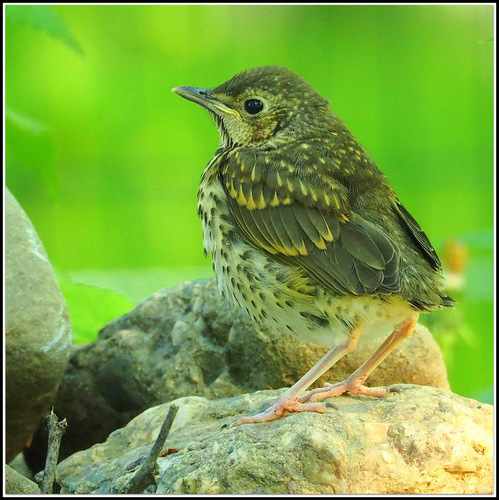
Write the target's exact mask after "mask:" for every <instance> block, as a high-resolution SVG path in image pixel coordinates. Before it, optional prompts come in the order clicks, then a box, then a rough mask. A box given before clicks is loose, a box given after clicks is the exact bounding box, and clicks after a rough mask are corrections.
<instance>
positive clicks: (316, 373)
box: [227, 325, 361, 427]
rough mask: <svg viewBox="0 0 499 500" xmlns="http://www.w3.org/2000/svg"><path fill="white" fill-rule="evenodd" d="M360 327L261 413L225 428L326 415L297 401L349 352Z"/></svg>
mask: <svg viewBox="0 0 499 500" xmlns="http://www.w3.org/2000/svg"><path fill="white" fill-rule="evenodd" d="M360 331H361V326H360V325H358V326H355V327H354V328H353V329H352V331H351V332H350V335H349V337H348V338H347V339H346V341H345V342H343V343H342V344H340V345H338V346H336V347H333V348H332V349H331V350H330V351H328V352H327V353H326V354H325V355H324V356H323V357H322V358H321V359H320V360H319V361H318V362H317V363H316V364H315V365H314V366H313V367H312V368H311V369H310V370H309V371H308V372H307V373H306V374H305V375H304V376H303V377H302V378H301V379H300V380H298V382H296V384H294V385H293V386H292V387H290V388H289V389H288V390H287V391H286V392H285V393H284V394H283V395H282V396H281V397H280V399H279V400H278V401H277V402H276V403H275V404H273V405H272V406H271V407H270V408H268V409H267V410H265V411H264V412H262V413H258V414H257V415H253V416H250V417H240V418H238V419H237V420H235V421H234V422H232V423H230V424H229V425H228V426H227V427H236V426H238V425H243V424H253V423H259V422H269V421H271V420H275V419H276V418H280V417H284V415H286V413H287V412H290V413H292V412H301V411H315V412H318V413H326V411H327V410H326V407H325V406H324V405H323V404H320V403H316V402H308V403H303V402H301V401H299V398H300V396H301V394H303V392H304V391H306V390H307V388H308V387H309V386H311V385H312V384H313V383H314V382H315V381H316V380H317V379H318V378H319V377H320V376H321V375H323V374H324V373H325V372H326V371H327V370H329V368H331V367H332V366H333V365H334V364H335V363H336V362H337V361H338V360H339V359H340V358H342V357H343V356H344V355H345V354H346V353H347V352H349V351H351V350H352V349H353V348H354V347H355V346H356V345H357V341H358V339H359V335H360Z"/></svg>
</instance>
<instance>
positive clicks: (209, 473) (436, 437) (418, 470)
mask: <svg viewBox="0 0 499 500" xmlns="http://www.w3.org/2000/svg"><path fill="white" fill-rule="evenodd" d="M397 388H398V389H400V391H401V394H394V395H393V396H391V397H390V398H385V399H376V398H369V397H365V396H341V397H339V398H335V399H334V403H335V405H336V406H337V409H330V410H329V411H328V412H327V413H326V414H318V413H296V414H292V415H288V416H287V417H285V418H283V419H279V420H275V421H273V422H267V423H264V424H249V425H244V426H240V427H235V428H231V429H221V425H222V424H226V423H229V422H231V421H232V420H233V419H234V418H236V417H238V416H240V415H242V414H251V413H254V412H257V411H259V410H260V409H262V408H264V407H267V406H269V405H270V404H271V403H272V402H273V401H275V399H276V398H277V397H278V395H279V394H282V391H259V392H256V393H253V394H251V395H243V396H237V397H234V398H230V399H219V400H215V401H208V400H206V399H204V398H199V397H188V398H181V399H178V400H176V401H174V403H175V404H177V405H178V406H179V411H178V414H177V417H176V419H175V421H174V423H173V426H172V429H171V432H170V435H169V437H168V439H167V441H166V443H165V448H175V449H178V452H176V453H171V454H169V455H167V456H165V457H162V458H161V457H160V458H159V459H158V464H159V468H160V472H159V475H158V478H157V487H156V491H155V493H157V494H188V493H204V494H313V493H321V494H332V493H336V494H401V493H407V494H410V493H425V494H429V493H432V494H473V493H475V494H476V493H479V494H490V493H492V491H493V483H494V473H493V466H494V459H493V449H494V439H493V426H494V422H493V420H494V419H493V408H492V407H491V406H490V405H486V404H482V403H479V402H478V401H474V400H472V399H467V398H463V397H461V396H458V395H456V394H453V393H451V392H448V391H446V390H442V389H436V388H432V387H421V386H414V385H397ZM168 408H169V404H165V405H161V406H157V407H153V408H150V409H148V410H146V411H145V412H144V413H142V414H141V415H140V416H138V417H136V418H135V419H133V420H132V421H131V422H130V423H129V424H128V425H127V426H126V427H125V428H123V429H120V430H116V431H115V432H113V433H112V434H111V435H110V436H109V438H108V439H107V441H106V442H105V443H102V444H96V445H94V446H93V447H92V448H90V449H88V450H85V451H82V452H79V453H76V454H74V455H73V456H71V457H70V458H68V459H67V460H65V461H63V462H62V463H61V464H59V466H58V471H57V472H58V478H59V482H60V484H61V487H62V488H61V493H101V494H102V493H109V491H110V490H111V488H112V486H113V484H114V483H116V482H118V484H119V483H121V482H123V481H124V480H126V479H127V478H128V477H129V476H130V474H132V473H133V471H134V470H136V469H137V468H138V466H139V465H140V460H141V458H143V457H144V456H145V455H146V453H147V452H148V450H149V449H150V447H151V445H152V443H153V442H154V440H155V438H156V436H157V434H158V432H159V428H160V426H161V424H162V422H163V420H164V419H165V417H166V415H167V413H168Z"/></svg>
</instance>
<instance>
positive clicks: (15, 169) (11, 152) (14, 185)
mask: <svg viewBox="0 0 499 500" xmlns="http://www.w3.org/2000/svg"><path fill="white" fill-rule="evenodd" d="M5 129H6V130H5V163H6V169H5V177H6V182H7V185H8V186H9V187H10V188H11V189H12V190H13V191H14V192H17V189H18V188H19V187H20V188H23V189H29V190H30V191H31V194H32V195H33V196H36V195H38V194H40V193H43V192H44V193H45V194H48V195H49V197H50V198H51V199H57V197H58V195H59V176H58V172H57V164H56V151H55V144H54V137H53V134H52V133H51V130H50V129H49V127H48V126H46V125H44V124H42V123H40V122H38V121H37V120H35V119H33V118H31V117H28V116H26V115H24V114H22V113H20V112H18V111H15V110H13V109H12V108H8V109H6V120H5Z"/></svg>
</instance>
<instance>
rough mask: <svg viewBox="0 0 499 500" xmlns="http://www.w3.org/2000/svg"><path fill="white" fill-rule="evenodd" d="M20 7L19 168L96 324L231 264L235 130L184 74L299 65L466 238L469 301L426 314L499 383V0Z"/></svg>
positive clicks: (426, 206) (14, 176) (463, 386)
mask: <svg viewBox="0 0 499 500" xmlns="http://www.w3.org/2000/svg"><path fill="white" fill-rule="evenodd" d="M12 9H14V7H13V6H8V7H6V19H7V24H6V34H5V37H6V49H5V53H6V82H5V84H6V105H7V107H8V112H7V119H6V131H7V132H6V162H7V163H6V172H5V173H6V183H7V186H8V187H9V189H10V190H11V191H12V192H13V194H14V195H15V196H16V197H17V199H18V201H19V202H20V204H21V205H22V206H23V208H24V209H25V211H26V212H27V214H28V216H29V217H30V219H31V221H32V222H33V224H34V226H35V228H36V229H37V232H38V234H39V236H40V238H41V239H42V241H43V243H44V245H45V248H46V250H47V253H48V254H49V257H50V259H51V261H52V263H53V265H54V267H55V268H56V270H57V272H58V276H59V278H60V282H61V287H62V289H63V292H64V294H65V296H66V299H67V302H68V305H69V308H70V313H71V316H72V320H73V324H74V331H75V339H76V340H77V341H80V342H81V341H91V340H93V339H94V338H95V336H96V334H97V330H98V328H99V327H100V326H102V325H103V324H104V322H105V321H108V320H111V319H113V318H114V317H116V316H118V315H120V314H122V313H124V312H126V311H127V310H129V309H130V308H131V307H132V306H133V305H134V304H136V303H138V301H140V300H141V299H143V298H145V297H147V296H148V295H150V294H152V293H154V292H155V291H157V290H159V289H161V288H165V287H169V286H174V285H175V284H178V283H180V282H182V281H184V280H189V279H198V278H202V277H209V276H212V271H211V262H210V260H209V259H206V258H205V257H204V256H203V252H202V234H201V224H200V221H199V220H198V218H197V215H196V208H197V207H196V204H197V199H196V193H197V188H198V183H199V178H200V175H201V172H202V170H203V168H204V166H205V164H206V163H207V162H208V161H209V160H210V158H211V157H212V155H213V152H214V151H215V149H216V148H217V145H218V134H217V132H216V129H215V127H214V125H213V124H212V123H211V120H210V118H209V116H208V115H207V113H206V112H204V111H203V110H201V109H200V108H199V107H197V106H195V105H194V104H192V103H188V102H186V101H184V100H183V99H180V98H179V97H178V96H176V95H174V94H173V93H172V92H171V89H172V87H175V86H177V85H193V86H204V87H212V86H216V85H218V84H220V83H222V82H223V81H226V80H227V79H229V78H230V77H232V76H233V75H234V74H235V73H237V72H239V71H241V70H243V69H246V68H250V67H253V66H259V65H264V64H282V65H285V66H287V67H288V68H290V69H291V70H293V71H295V72H297V73H299V74H301V75H302V76H303V77H304V78H305V79H306V80H307V81H309V82H310V83H311V84H312V85H314V86H315V87H316V88H317V89H318V91H319V92H320V93H321V94H322V95H324V96H325V97H327V98H328V99H330V101H331V105H332V107H333V109H334V110H335V112H336V113H337V114H338V115H339V116H340V117H342V119H343V120H344V121H345V123H346V125H347V126H348V127H349V128H350V130H352V132H353V133H354V135H355V136H356V137H357V138H358V139H359V141H360V142H361V143H362V144H363V145H364V146H365V147H366V148H367V150H368V151H369V152H370V154H371V155H372V157H373V158H374V160H375V161H376V163H377V164H378V166H379V167H380V168H381V170H383V171H384V172H385V173H386V175H387V177H388V180H389V181H390V183H391V184H392V186H393V187H394V188H395V190H396V192H397V194H398V196H399V198H400V199H401V200H402V202H403V203H404V205H405V206H406V207H407V208H408V209H409V210H410V212H411V213H412V214H413V215H414V217H415V218H416V219H417V220H418V221H419V223H420V224H421V225H422V226H423V228H424V229H425V231H426V233H427V234H428V236H429V237H430V239H431V241H432V242H433V244H434V246H435V248H436V249H437V251H438V252H439V253H440V254H441V253H442V249H443V245H444V242H445V241H447V240H449V239H456V240H459V241H460V242H462V243H463V244H464V245H466V247H467V251H468V255H469V261H468V266H467V268H466V285H465V287H464V289H463V290H462V291H460V292H455V293H454V295H456V296H457V298H458V299H459V304H458V306H457V308H456V309H455V310H452V311H443V312H439V313H436V314H434V315H433V317H432V318H431V319H428V320H426V321H427V322H428V321H431V328H432V331H433V333H434V334H435V336H436V338H437V340H439V342H440V343H441V345H442V346H443V350H444V355H445V358H446V362H447V366H448V370H449V378H450V381H451V386H452V388H453V390H454V391H456V392H458V393H460V394H463V395H465V396H471V397H476V398H479V399H481V400H483V401H489V402H490V401H491V400H492V393H493V390H492V385H493V352H494V349H493V347H494V345H493V300H492V297H493V239H494V238H493V206H494V201H493V160H494V155H493V119H494V117H493V89H494V71H493V57H494V54H493V52H494V42H493V40H492V36H493V26H494V7H493V6H334V5H331V6H294V5H288V6H285V5H283V6H264V5H262V6H216V5H199V6H190V5H184V6H181V5H180V6H173V5H164V6H99V5H94V6H90V5H87V6H54V7H53V9H52V12H51V13H47V11H46V10H44V9H45V8H42V9H41V10H37V9H36V8H35V9H34V10H33V8H31V10H29V9H30V7H26V6H24V7H15V9H17V10H12ZM19 9H28V10H27V11H26V10H24V11H23V12H20V11H19ZM26 14H28V15H26ZM75 283H85V284H86V285H93V286H90V287H89V286H83V285H78V284H75ZM94 287H98V288H94ZM106 289H107V290H113V291H114V292H117V293H110V292H107V291H106ZM421 369H424V366H423V367H421Z"/></svg>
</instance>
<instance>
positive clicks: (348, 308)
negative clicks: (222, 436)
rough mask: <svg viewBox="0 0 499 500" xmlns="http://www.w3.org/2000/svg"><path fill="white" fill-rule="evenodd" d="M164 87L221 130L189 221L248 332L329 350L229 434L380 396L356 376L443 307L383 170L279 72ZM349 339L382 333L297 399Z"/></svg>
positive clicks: (435, 274) (426, 252)
mask: <svg viewBox="0 0 499 500" xmlns="http://www.w3.org/2000/svg"><path fill="white" fill-rule="evenodd" d="M173 92H175V93H177V94H179V95H180V96H182V97H184V98H185V99H188V100H190V101H193V102H195V103H197V104H200V105H201V106H203V107H204V108H206V109H207V110H208V111H209V113H210V115H211V116H212V117H213V119H214V120H215V123H216V126H217V128H218V131H219V133H220V144H219V147H218V149H217V151H216V153H215V157H214V158H213V159H212V160H211V161H210V163H209V164H208V166H207V167H206V168H205V170H204V172H203V174H202V178H201V185H200V188H199V192H198V198H199V204H198V213H199V215H200V216H201V219H202V223H203V234H204V247H205V251H206V252H207V253H208V252H209V253H211V255H212V257H213V267H214V269H215V274H216V277H217V281H218V284H219V288H220V290H221V292H222V293H223V295H224V296H225V297H227V298H228V299H229V300H232V302H234V303H235V304H236V305H238V306H239V307H241V308H242V309H245V310H246V311H247V312H248V314H249V315H250V316H251V317H252V318H253V320H254V321H256V322H257V323H258V324H261V325H265V326H267V327H269V328H274V329H277V330H279V331H280V332H287V333H290V334H291V335H294V336H295V337H297V338H298V339H300V340H302V341H304V342H316V343H319V344H322V345H325V346H329V347H331V349H330V351H329V352H328V353H327V354H326V355H325V356H323V357H322V359H320V360H319V361H318V363H317V364H316V365H315V366H314V367H312V368H311V369H310V370H309V371H308V372H307V373H306V374H305V375H304V376H303V377H302V378H301V379H300V380H299V381H298V382H296V384H294V385H293V386H292V387H291V388H290V389H288V391H287V392H286V393H285V394H284V395H283V396H282V397H281V398H280V399H279V400H278V401H277V402H276V403H275V404H274V405H273V406H271V407H270V408H269V409H267V410H266V411H264V412H262V413H259V414H257V415H255V416H247V417H242V418H239V419H238V420H236V421H235V422H233V423H232V424H231V426H235V425H241V424H246V423H256V422H265V421H269V420H273V419H275V418H278V417H282V416H284V415H285V414H286V413H287V412H301V411H315V412H319V413H324V412H325V411H326V408H325V406H324V405H323V404H322V403H320V401H322V400H324V399H326V398H329V397H333V396H339V395H341V394H343V393H345V392H350V393H353V394H363V395H369V396H378V397H385V396H388V395H390V393H391V392H392V390H390V389H389V388H384V387H367V386H365V385H364V381H365V380H366V378H367V377H368V376H369V374H370V373H371V372H372V371H373V370H374V369H375V368H376V367H377V366H378V365H379V364H380V363H381V362H382V361H383V360H384V359H385V358H386V357H387V356H388V355H389V354H390V352H391V351H392V350H393V349H394V348H395V347H396V346H397V345H398V344H399V343H400V342H401V341H402V340H403V339H405V338H406V337H408V336H410V335H411V333H412V332H413V330H414V327H415V325H416V323H417V320H418V316H419V314H420V313H421V312H429V311H432V310H435V309H440V308H442V307H447V306H451V304H452V302H453V301H452V299H451V298H450V297H448V296H447V295H446V294H445V293H444V292H443V289H442V280H441V276H440V274H439V271H440V269H441V265H440V261H439V259H438V257H437V254H436V253H435V250H434V249H433V247H432V245H431V243H430V241H429V240H428V238H427V236H426V235H425V233H424V232H423V230H422V229H421V227H420V226H419V224H418V223H417V222H416V220H415V219H414V218H413V217H412V216H411V215H410V214H409V212H408V211H407V210H406V209H405V207H404V206H403V205H402V204H401V203H400V201H399V199H398V198H397V195H396V194H395V192H394V191H393V189H392V187H391V186H390V185H389V184H388V182H387V180H386V179H385V176H384V174H383V173H382V172H381V171H380V170H379V169H378V168H377V167H376V165H375V164H374V162H373V160H372V159H371V157H370V156H369V154H368V153H367V152H366V150H365V149H364V148H363V147H362V146H361V145H360V144H359V143H358V142H357V140H356V139H355V138H354V137H353V135H352V134H351V133H350V132H349V131H348V130H347V128H346V127H345V125H344V124H343V122H342V121H341V120H340V119H339V118H338V117H337V116H336V115H335V114H334V113H333V112H332V111H331V109H330V107H329V101H327V100H326V99H325V98H323V97H322V96H321V95H320V94H319V93H318V92H317V91H316V90H315V89H314V88H313V87H312V86H311V85H309V84H308V83H307V82H305V81H304V80H303V79H302V78H301V77H300V76H299V75H297V74H295V73H292V72H291V71H289V70H288V69H286V68H284V67H281V66H263V67H257V68H253V69H249V70H246V71H243V72H241V73H238V74H237V75H236V76H234V77H233V78H232V79H230V80H229V81H227V82H225V83H223V84H222V85H220V86H218V87H215V88H198V87H176V88H174V89H173ZM360 336H362V338H363V339H367V340H372V339H373V338H374V337H376V336H386V337H387V338H386V340H385V341H384V343H383V344H382V345H381V346H380V347H379V349H378V350H377V351H376V352H375V353H374V354H373V355H372V356H371V357H370V358H369V359H368V360H367V361H366V362H365V363H364V364H363V365H362V366H361V367H360V368H358V369H357V370H356V371H355V372H354V373H353V374H352V375H351V376H350V377H348V378H347V379H346V380H344V381H342V382H339V383H335V384H326V385H325V386H324V387H322V388H318V389H314V390H311V391H309V392H305V391H306V390H307V388H308V387H309V386H310V385H311V384H312V383H313V382H314V381H315V380H316V379H317V378H319V377H320V376H321V375H322V374H323V373H325V372H326V371H327V370H328V369H329V368H330V367H331V366H332V365H333V364H334V363H335V362H336V361H338V359H340V358H341V357H342V356H344V355H345V354H346V353H347V352H349V351H350V350H352V349H353V348H354V347H355V345H356V344H357V341H358V339H359V337H360Z"/></svg>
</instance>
